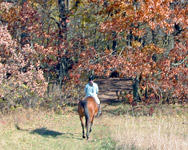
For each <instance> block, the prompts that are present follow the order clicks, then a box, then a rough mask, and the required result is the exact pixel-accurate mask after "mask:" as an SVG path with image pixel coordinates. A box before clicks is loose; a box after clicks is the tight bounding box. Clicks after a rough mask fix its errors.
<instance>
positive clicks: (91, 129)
mask: <svg viewBox="0 0 188 150" xmlns="http://www.w3.org/2000/svg"><path fill="white" fill-rule="evenodd" d="M93 120H94V116H93V117H92V119H91V124H90V130H89V132H90V133H91V131H92V126H93Z"/></svg>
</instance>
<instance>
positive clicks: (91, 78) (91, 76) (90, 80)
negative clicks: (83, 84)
mask: <svg viewBox="0 0 188 150" xmlns="http://www.w3.org/2000/svg"><path fill="white" fill-rule="evenodd" d="M93 80H94V77H93V75H90V76H89V83H90V84H91V85H92V84H93Z"/></svg>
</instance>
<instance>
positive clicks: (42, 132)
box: [30, 128, 82, 140]
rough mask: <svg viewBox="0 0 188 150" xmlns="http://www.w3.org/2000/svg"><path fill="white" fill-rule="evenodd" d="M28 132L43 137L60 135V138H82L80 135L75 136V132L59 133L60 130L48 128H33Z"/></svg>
mask: <svg viewBox="0 0 188 150" xmlns="http://www.w3.org/2000/svg"><path fill="white" fill-rule="evenodd" d="M30 134H38V135H41V136H43V137H53V138H57V137H59V136H61V137H62V138H71V139H77V140H82V138H81V137H80V138H79V137H77V136H75V134H77V133H74V134H73V133H61V132H57V131H53V130H49V129H46V128H38V129H35V130H33V131H31V132H30ZM80 135H81V134H80Z"/></svg>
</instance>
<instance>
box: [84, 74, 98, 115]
mask: <svg viewBox="0 0 188 150" xmlns="http://www.w3.org/2000/svg"><path fill="white" fill-rule="evenodd" d="M84 91H85V94H86V96H85V97H84V99H83V100H85V99H86V98H87V97H90V96H91V97H94V99H95V101H96V103H97V104H98V114H97V116H99V115H100V114H101V108H100V100H99V98H98V96H97V95H98V93H99V88H98V85H97V83H95V82H94V77H93V76H92V75H91V76H89V82H88V83H87V84H86V86H85V89H84Z"/></svg>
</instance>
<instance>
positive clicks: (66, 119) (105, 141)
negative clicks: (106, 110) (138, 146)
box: [0, 110, 115, 150]
mask: <svg viewBox="0 0 188 150" xmlns="http://www.w3.org/2000/svg"><path fill="white" fill-rule="evenodd" d="M105 118H106V117H105V116H104V117H103V118H102V117H101V118H97V119H96V120H95V122H94V126H93V132H92V133H91V136H90V137H91V138H90V140H89V141H87V140H85V139H82V138H81V136H82V135H81V125H80V120H79V119H78V115H77V114H76V113H67V114H64V115H59V114H54V113H47V112H33V111H30V112H29V111H28V110H27V111H24V112H23V111H22V112H19V113H16V114H14V115H10V116H7V117H3V118H1V123H0V137H1V138H0V145H1V146H0V150H13V149H14V150H102V149H104V150H105V149H106V150H109V149H114V147H115V142H113V140H112V139H111V135H110V131H109V128H108V125H109V124H106V123H104V122H106V119H105ZM16 123H18V126H19V129H17V128H16V127H15V124H16Z"/></svg>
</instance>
